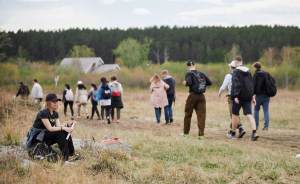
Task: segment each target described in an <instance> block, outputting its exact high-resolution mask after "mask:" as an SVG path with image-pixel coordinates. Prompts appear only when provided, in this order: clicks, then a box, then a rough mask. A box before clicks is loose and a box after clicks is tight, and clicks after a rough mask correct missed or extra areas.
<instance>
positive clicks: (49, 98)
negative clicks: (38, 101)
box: [46, 93, 61, 102]
mask: <svg viewBox="0 0 300 184" xmlns="http://www.w3.org/2000/svg"><path fill="white" fill-rule="evenodd" d="M57 101H61V99H59V98H57V96H56V94H54V93H49V94H48V95H47V96H46V102H57Z"/></svg>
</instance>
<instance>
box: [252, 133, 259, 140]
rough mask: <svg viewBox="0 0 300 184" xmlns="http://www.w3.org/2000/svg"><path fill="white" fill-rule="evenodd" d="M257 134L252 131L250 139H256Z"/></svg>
mask: <svg viewBox="0 0 300 184" xmlns="http://www.w3.org/2000/svg"><path fill="white" fill-rule="evenodd" d="M258 137H259V136H258V135H256V133H252V135H251V141H256V140H257V139H258Z"/></svg>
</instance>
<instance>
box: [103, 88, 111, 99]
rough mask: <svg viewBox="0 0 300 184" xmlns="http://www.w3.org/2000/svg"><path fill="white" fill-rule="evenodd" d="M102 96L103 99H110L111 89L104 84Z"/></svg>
mask: <svg viewBox="0 0 300 184" xmlns="http://www.w3.org/2000/svg"><path fill="white" fill-rule="evenodd" d="M101 96H102V98H103V99H110V98H111V89H110V88H109V87H108V86H104V87H103V88H102V95H101Z"/></svg>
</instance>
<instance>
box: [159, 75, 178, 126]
mask: <svg viewBox="0 0 300 184" xmlns="http://www.w3.org/2000/svg"><path fill="white" fill-rule="evenodd" d="M161 76H162V79H163V81H164V82H165V83H167V84H168V85H169V88H168V89H167V97H168V106H167V108H165V110H166V111H165V120H166V124H171V123H173V121H174V120H173V109H172V104H173V102H175V84H176V82H175V79H174V78H173V77H172V76H171V75H169V72H168V70H163V71H162V72H161Z"/></svg>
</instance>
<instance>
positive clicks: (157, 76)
mask: <svg viewBox="0 0 300 184" xmlns="http://www.w3.org/2000/svg"><path fill="white" fill-rule="evenodd" d="M159 81H160V77H159V75H158V74H154V75H153V76H152V77H151V79H150V82H151V83H152V82H154V83H157V82H159Z"/></svg>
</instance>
